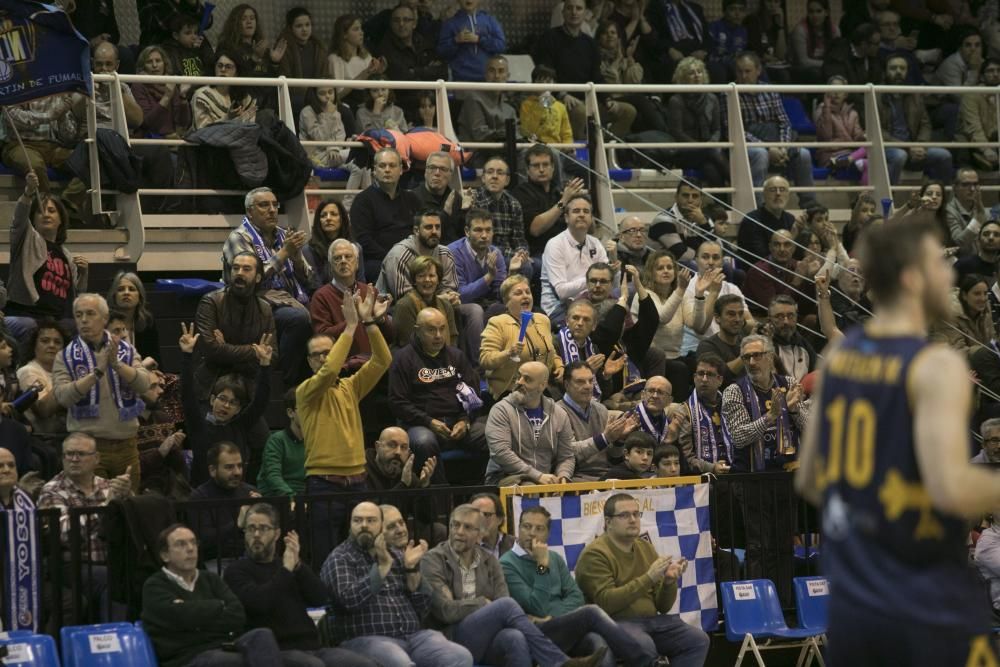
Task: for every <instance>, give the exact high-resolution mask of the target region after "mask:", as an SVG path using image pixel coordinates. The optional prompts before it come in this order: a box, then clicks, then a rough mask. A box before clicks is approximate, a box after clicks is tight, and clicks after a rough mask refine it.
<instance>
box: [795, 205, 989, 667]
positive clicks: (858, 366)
mask: <svg viewBox="0 0 1000 667" xmlns="http://www.w3.org/2000/svg"><path fill="white" fill-rule="evenodd" d="M861 266H862V273H863V275H864V276H865V279H866V280H867V281H868V285H869V286H870V287H871V290H872V296H873V301H874V303H875V316H874V317H873V318H872V319H871V320H870V321H869V322H867V323H866V324H865V325H864V326H863V328H862V327H858V328H855V329H853V330H851V331H850V332H848V333H847V335H846V336H845V337H844V338H843V339H842V340H841V341H840V342H839V344H836V345H835V346H834V347H833V348H832V349H831V350H830V351H829V352H828V354H827V357H826V363H825V368H824V369H823V373H822V380H821V386H820V389H819V392H818V394H817V396H815V397H814V398H815V405H814V407H813V409H812V414H811V418H810V422H809V425H808V428H807V431H806V437H805V440H804V442H803V446H802V451H801V468H800V469H799V471H798V473H797V475H796V478H795V486H796V489H797V490H798V492H799V493H800V494H801V495H802V496H803V497H805V498H806V499H807V500H809V501H810V502H812V503H815V504H817V505H819V506H821V507H822V509H823V522H822V525H823V565H824V569H825V572H826V574H827V576H828V577H829V579H830V594H831V599H830V631H829V639H830V646H829V657H830V664H831V665H833V666H834V667H864V666H867V665H871V666H873V667H876V666H877V667H885V666H890V665H901V666H902V665H905V666H907V667H922V666H924V665H926V666H928V667H930V666H931V665H934V666H942V665H950V666H955V667H961V666H972V665H997V664H998V663H997V658H996V654H995V652H994V649H993V647H992V645H991V644H990V640H989V636H988V634H987V633H988V631H989V628H990V626H989V618H988V615H987V614H988V609H987V605H986V595H985V593H984V592H983V591H982V589H981V587H980V585H979V584H978V583H977V582H976V580H975V579H974V578H973V576H972V573H971V570H970V569H969V567H968V563H967V561H968V556H967V551H966V549H965V539H966V536H967V534H968V524H967V523H966V521H965V520H964V519H966V518H972V517H977V516H979V515H981V514H984V513H986V512H989V511H992V510H993V509H995V508H996V507H1000V475H997V474H995V473H993V472H992V471H988V470H985V469H980V468H976V467H974V466H973V465H971V464H970V463H969V422H968V417H969V415H970V414H971V412H970V409H971V390H970V386H969V368H968V365H967V364H966V362H965V359H964V357H962V356H961V355H960V354H959V353H957V352H955V351H954V350H952V349H950V348H947V347H945V346H943V345H937V344H930V343H928V342H927V328H928V327H929V326H930V324H931V323H932V322H934V321H936V320H938V319H940V318H942V317H945V316H946V315H947V313H948V312H949V298H950V288H951V285H952V284H953V283H954V275H953V272H952V270H951V268H950V266H949V265H948V263H947V261H946V259H945V256H944V253H943V248H942V246H941V244H940V243H939V242H938V240H937V236H936V231H935V228H934V227H933V226H932V224H930V223H929V222H927V221H926V219H924V218H923V217H921V218H919V219H916V220H915V219H914V218H913V217H911V218H908V219H907V220H906V221H905V222H898V223H889V224H886V225H882V226H881V227H873V228H872V229H871V230H870V233H867V235H866V237H865V239H864V241H863V250H862V255H861Z"/></svg>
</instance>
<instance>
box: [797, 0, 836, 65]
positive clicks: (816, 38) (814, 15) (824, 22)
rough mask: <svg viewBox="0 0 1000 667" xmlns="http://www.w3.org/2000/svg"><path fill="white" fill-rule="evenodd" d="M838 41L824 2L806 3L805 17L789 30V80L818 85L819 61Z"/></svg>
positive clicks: (827, 2)
mask: <svg viewBox="0 0 1000 667" xmlns="http://www.w3.org/2000/svg"><path fill="white" fill-rule="evenodd" d="M838 37H840V32H839V31H838V30H837V26H835V25H834V24H833V19H831V18H830V3H829V1H828V0H809V2H808V3H806V15H805V17H804V18H803V19H802V20H801V21H799V22H798V24H796V26H795V27H794V28H792V34H791V43H790V46H791V51H792V78H793V79H794V80H795V83H822V70H823V57H824V56H825V55H826V51H827V49H829V48H830V44H831V42H833V40H835V39H837V38H838Z"/></svg>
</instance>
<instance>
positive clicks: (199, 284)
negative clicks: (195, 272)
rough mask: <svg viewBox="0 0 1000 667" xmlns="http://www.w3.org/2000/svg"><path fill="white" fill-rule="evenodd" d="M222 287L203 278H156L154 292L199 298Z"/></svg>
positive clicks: (220, 284)
mask: <svg viewBox="0 0 1000 667" xmlns="http://www.w3.org/2000/svg"><path fill="white" fill-rule="evenodd" d="M223 287H224V285H223V284H222V283H218V282H215V281H212V280H204V279H203V278H157V280H156V291H158V292H174V293H175V294H181V295H187V296H201V295H203V294H208V293H209V292H214V291H215V290H217V289H222V288H223Z"/></svg>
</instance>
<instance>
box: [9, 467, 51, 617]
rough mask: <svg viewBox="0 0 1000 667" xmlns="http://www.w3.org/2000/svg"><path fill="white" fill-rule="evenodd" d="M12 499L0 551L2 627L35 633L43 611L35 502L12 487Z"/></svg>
mask: <svg viewBox="0 0 1000 667" xmlns="http://www.w3.org/2000/svg"><path fill="white" fill-rule="evenodd" d="M12 501H13V507H12V508H11V509H9V510H7V511H6V512H3V515H4V520H5V522H6V526H5V528H6V532H7V544H5V545H4V547H5V548H4V551H3V567H4V573H5V574H6V576H5V577H4V581H3V586H4V601H3V613H4V619H6V621H7V627H6V628H4V629H5V630H30V631H32V632H38V621H39V618H40V616H41V611H42V606H41V602H40V598H41V589H42V587H41V578H42V564H41V559H40V556H39V544H38V518H37V516H36V514H35V503H33V502H32V501H31V497H30V496H29V495H28V494H27V493H25V492H24V491H22V490H21V489H19V488H16V487H15V489H14V494H13V498H12Z"/></svg>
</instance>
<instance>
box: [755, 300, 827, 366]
mask: <svg viewBox="0 0 1000 667" xmlns="http://www.w3.org/2000/svg"><path fill="white" fill-rule="evenodd" d="M767 315H768V318H769V319H770V323H771V329H772V330H773V332H774V334H773V336H772V337H773V342H774V347H775V352H776V353H777V359H778V360H779V361H780V362H781V366H782V368H784V370H785V374H786V375H790V376H791V377H793V378H795V380H796V382H800V381H801V380H802V378H804V377H805V376H806V375H807V374H809V373H811V372H812V371H814V370H815V369H816V350H814V349H813V346H812V345H810V343H809V341H807V340H806V339H805V337H804V336H803V335H802V334H801V333H800V332H799V329H798V323H799V305H798V304H797V303H795V299H793V298H791V297H790V296H785V295H784V294H779V295H778V296H776V297H774V299H773V300H772V301H771V305H770V306H769V307H768V309H767Z"/></svg>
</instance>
